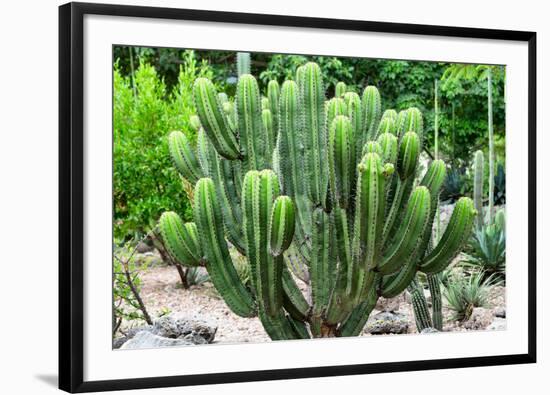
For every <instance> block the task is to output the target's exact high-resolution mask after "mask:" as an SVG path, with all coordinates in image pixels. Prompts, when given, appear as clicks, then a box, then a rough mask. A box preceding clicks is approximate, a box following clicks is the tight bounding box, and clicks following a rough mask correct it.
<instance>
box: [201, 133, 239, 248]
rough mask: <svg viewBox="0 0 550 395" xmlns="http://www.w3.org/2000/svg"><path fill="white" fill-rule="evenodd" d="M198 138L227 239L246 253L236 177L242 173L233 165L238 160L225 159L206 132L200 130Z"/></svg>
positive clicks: (202, 158)
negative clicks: (212, 183) (214, 190)
mask: <svg viewBox="0 0 550 395" xmlns="http://www.w3.org/2000/svg"><path fill="white" fill-rule="evenodd" d="M198 139H199V160H200V162H201V163H203V162H204V163H205V166H207V167H208V175H209V176H210V178H212V180H213V181H214V186H215V188H216V195H217V199H218V201H219V204H220V207H221V210H222V214H223V224H224V229H225V233H226V236H227V239H228V240H229V241H230V242H231V243H232V244H233V245H234V246H235V248H237V250H238V251H239V252H240V253H244V240H243V234H242V224H241V218H242V212H241V207H240V205H239V194H238V191H237V188H238V185H237V184H236V182H235V180H236V179H239V178H240V175H239V174H235V171H236V169H237V167H236V166H234V165H233V164H234V163H235V162H236V161H229V160H226V159H223V158H222V157H221V156H220V155H219V154H218V153H217V152H216V150H215V149H214V146H213V144H212V143H211V142H210V140H209V139H207V138H205V136H204V134H201V133H200V132H199V136H198ZM237 163H240V162H237Z"/></svg>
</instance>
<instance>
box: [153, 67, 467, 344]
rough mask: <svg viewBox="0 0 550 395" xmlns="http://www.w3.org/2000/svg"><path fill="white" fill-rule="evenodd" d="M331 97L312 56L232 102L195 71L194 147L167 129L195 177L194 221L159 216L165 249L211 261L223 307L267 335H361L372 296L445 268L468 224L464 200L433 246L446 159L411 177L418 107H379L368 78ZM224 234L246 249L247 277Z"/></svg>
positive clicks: (247, 84)
mask: <svg viewBox="0 0 550 395" xmlns="http://www.w3.org/2000/svg"><path fill="white" fill-rule="evenodd" d="M325 94H326V92H325V87H324V84H323V80H322V73H321V70H320V68H319V66H318V65H317V64H315V63H307V64H305V65H303V66H301V67H299V68H298V70H297V73H296V78H295V81H290V80H288V81H285V82H284V84H283V85H282V87H281V89H280V90H279V85H278V83H277V82H276V81H272V82H270V83H269V85H268V92H267V97H265V98H262V97H261V95H260V89H259V86H258V83H257V81H256V79H255V78H254V77H253V76H252V75H249V74H242V75H240V77H239V80H238V83H237V90H236V96H235V99H234V100H227V97H225V96H224V95H219V94H218V93H217V92H216V90H215V88H214V85H213V84H212V82H210V81H209V80H207V79H204V78H199V79H197V81H196V82H195V85H194V89H193V95H194V99H195V105H196V109H197V114H198V118H197V119H196V120H195V122H194V124H196V125H198V129H199V131H198V143H197V147H196V148H195V147H193V146H192V145H191V144H190V143H189V141H188V140H187V139H186V138H185V135H184V134H183V133H180V132H174V133H172V134H171V135H170V138H169V142H170V152H171V154H172V157H173V160H174V164H175V166H176V167H177V169H178V170H179V171H180V173H181V175H182V176H183V177H184V178H185V179H187V180H188V181H189V182H191V183H193V184H195V189H194V193H193V197H194V202H193V207H194V221H195V222H193V223H187V224H184V223H183V222H182V221H181V219H179V217H178V216H177V214H175V213H170V212H169V213H165V214H163V216H162V217H161V220H160V226H161V228H162V229H163V233H162V234H163V237H165V238H166V239H167V240H169V241H168V242H167V245H169V246H170V247H171V248H170V251H171V253H174V254H178V255H179V256H180V257H181V258H182V259H184V258H185V259H188V260H190V261H191V264H196V265H205V266H206V268H207V270H208V272H209V274H210V277H211V279H212V282H213V284H214V286H215V287H216V289H217V291H218V292H219V294H220V295H221V296H222V297H223V299H224V300H225V302H226V304H227V305H228V307H229V308H230V309H231V310H232V311H233V312H234V313H235V314H237V315H240V316H242V317H254V316H258V317H259V318H260V320H261V322H262V324H263V326H264V328H265V330H266V332H267V334H268V335H269V336H270V337H271V338H272V339H297V338H310V337H332V336H354V335H358V334H360V333H361V331H362V329H363V327H364V325H365V323H366V321H367V319H368V317H369V314H370V312H371V311H372V309H373V308H374V306H375V304H376V301H377V299H378V298H379V297H380V296H384V297H388V298H389V297H394V296H396V295H398V294H400V293H401V292H403V291H404V290H405V289H406V288H407V287H408V286H409V284H410V283H411V281H413V279H414V277H415V274H416V272H417V271H422V272H424V273H438V272H440V271H442V270H443V269H445V268H446V267H447V265H448V264H449V263H450V262H451V260H452V259H453V258H454V257H455V256H456V255H457V254H458V252H459V251H461V249H462V247H463V245H464V243H465V241H466V240H467V239H468V237H469V235H470V233H471V229H472V227H473V223H474V220H475V215H476V211H475V209H474V206H473V202H472V200H471V199H469V198H461V199H459V200H458V202H457V204H456V206H455V209H454V211H453V214H452V216H451V219H450V224H449V226H447V229H446V230H445V232H444V233H443V235H442V236H441V238H440V240H439V242H438V243H437V244H436V245H435V246H434V248H433V249H431V250H429V251H428V248H427V247H428V245H429V243H430V240H431V235H432V224H433V221H434V216H435V212H436V208H437V200H438V198H439V193H440V190H441V186H442V184H443V181H444V179H445V173H446V168H445V164H444V163H443V161H441V160H434V161H433V162H432V163H431V164H430V165H429V167H428V169H427V171H426V174H425V175H424V176H423V177H419V169H418V162H419V154H420V151H421V149H422V144H423V140H424V135H423V132H424V131H423V119H422V114H421V112H420V111H419V110H418V109H417V108H410V109H407V110H404V111H401V112H400V113H397V112H396V111H395V110H392V109H387V110H386V111H385V112H384V113H382V102H381V97H380V94H379V92H378V89H377V88H376V87H374V86H368V87H366V88H365V89H364V91H363V94H362V96H360V95H358V94H357V93H354V92H345V89H344V87H343V85H340V87H339V88H338V94H339V95H341V96H340V97H334V98H331V99H329V100H327V99H326V97H325ZM228 244H231V245H233V246H234V247H235V248H236V249H237V250H238V251H239V252H240V253H241V254H242V255H243V256H245V257H246V260H247V262H248V265H249V266H250V280H251V287H246V286H245V285H244V284H243V282H242V281H241V279H240V278H239V275H238V273H237V270H236V269H235V264H234V262H233V260H232V258H231V256H230V254H229V250H228ZM295 261H299V262H300V264H299V265H297V264H296V262H295ZM298 266H300V267H301V268H302V269H304V270H303V273H301V274H299V273H293V270H294V269H295V268H296V267H298ZM298 277H299V278H302V279H303V280H306V281H307V282H308V284H307V288H308V291H307V294H306V295H304V294H303V293H302V291H301V289H300V287H299V286H298V281H300V280H298Z"/></svg>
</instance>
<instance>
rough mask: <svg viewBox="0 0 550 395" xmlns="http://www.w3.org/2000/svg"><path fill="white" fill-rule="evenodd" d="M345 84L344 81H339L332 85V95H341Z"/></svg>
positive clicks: (344, 90)
mask: <svg viewBox="0 0 550 395" xmlns="http://www.w3.org/2000/svg"><path fill="white" fill-rule="evenodd" d="M347 88H348V87H347V86H346V83H345V82H342V81H339V82H338V83H336V86H335V87H334V97H343V96H344V94H345V93H346V90H347Z"/></svg>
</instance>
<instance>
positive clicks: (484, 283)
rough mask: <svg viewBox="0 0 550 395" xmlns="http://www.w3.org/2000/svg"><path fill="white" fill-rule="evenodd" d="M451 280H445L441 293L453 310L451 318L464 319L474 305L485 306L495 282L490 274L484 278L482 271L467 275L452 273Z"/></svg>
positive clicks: (467, 317) (470, 313)
mask: <svg viewBox="0 0 550 395" xmlns="http://www.w3.org/2000/svg"><path fill="white" fill-rule="evenodd" d="M453 277H454V278H453V279H452V281H448V282H446V285H445V288H444V292H443V295H444V296H445V299H446V300H447V303H448V306H449V308H450V309H451V310H453V312H454V313H453V319H454V320H456V321H466V320H468V319H469V318H470V316H471V315H472V311H473V309H474V307H485V306H486V305H487V300H488V298H489V294H490V292H491V289H492V288H493V287H494V285H495V284H496V283H495V281H494V278H493V277H492V276H490V277H488V278H485V275H484V273H483V272H475V273H472V274H471V275H469V276H464V275H458V274H453Z"/></svg>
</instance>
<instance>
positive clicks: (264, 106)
mask: <svg viewBox="0 0 550 395" xmlns="http://www.w3.org/2000/svg"><path fill="white" fill-rule="evenodd" d="M260 103H262V105H261V107H262V110H269V99H268V98H267V97H262V100H261V101H260Z"/></svg>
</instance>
